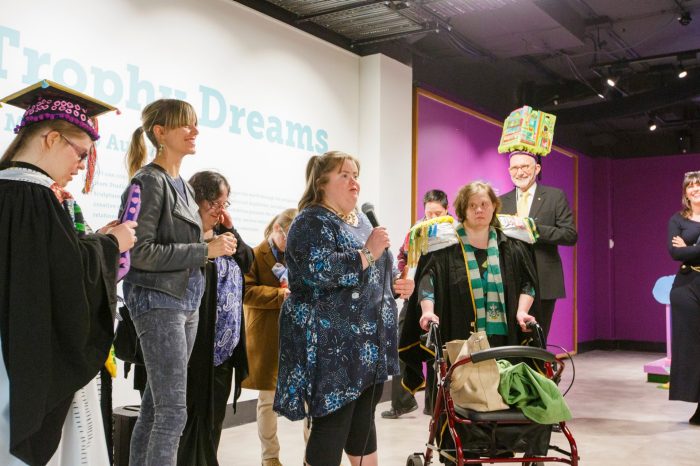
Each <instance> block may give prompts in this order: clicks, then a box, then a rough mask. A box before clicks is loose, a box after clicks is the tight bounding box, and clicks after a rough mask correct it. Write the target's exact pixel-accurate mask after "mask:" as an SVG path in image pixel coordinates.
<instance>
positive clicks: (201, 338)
mask: <svg viewBox="0 0 700 466" xmlns="http://www.w3.org/2000/svg"><path fill="white" fill-rule="evenodd" d="M225 231H230V232H231V233H233V234H234V235H235V236H236V239H237V240H238V247H237V252H236V254H235V255H234V259H235V260H236V263H237V264H238V266H239V267H240V268H241V273H246V272H247V271H248V269H250V265H251V264H252V262H253V250H252V248H250V246H248V245H247V244H245V243H244V242H243V240H242V239H241V237H240V235H239V234H238V232H237V231H235V230H225V229H224V230H219V231H218V233H222V232H225ZM205 274H206V287H205V288H204V295H203V296H202V302H201V304H200V306H199V324H198V325H197V338H196V339H195V342H194V346H193V348H192V355H191V356H190V361H189V364H188V368H187V424H186V425H185V428H184V430H183V432H182V437H181V438H180V445H179V447H178V453H177V464H178V466H217V465H218V464H219V463H218V460H217V458H216V449H217V448H216V447H217V445H216V441H215V439H214V435H213V431H212V428H213V427H214V409H215V407H214V404H213V391H214V338H215V336H216V297H217V296H216V294H217V288H216V283H217V282H216V278H217V272H216V264H215V263H214V262H212V261H209V262H207V265H206V268H205ZM244 286H245V284H244ZM243 294H245V289H244V290H243ZM244 319H245V317H244V315H243V312H241V336H240V339H239V340H238V344H237V345H236V348H235V349H234V350H233V354H232V355H231V362H232V364H233V367H234V369H235V370H234V384H233V385H234V386H233V408H234V411H235V409H236V400H238V397H239V396H241V383H242V382H243V379H245V378H246V377H248V355H247V353H246V339H245V320H244ZM224 364H225V363H224Z"/></svg>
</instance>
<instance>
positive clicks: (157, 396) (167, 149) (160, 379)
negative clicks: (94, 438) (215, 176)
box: [122, 99, 235, 466]
mask: <svg viewBox="0 0 700 466" xmlns="http://www.w3.org/2000/svg"><path fill="white" fill-rule="evenodd" d="M141 120H142V125H141V126H139V127H138V128H136V130H135V131H134V134H133V136H132V139H131V145H130V146H129V150H128V153H127V165H128V168H129V174H130V175H131V176H132V179H131V182H132V183H136V184H138V185H140V187H141V211H140V213H139V218H138V220H139V224H138V227H137V229H136V236H137V237H138V239H139V242H138V243H137V246H136V247H135V248H134V249H133V250H132V251H131V269H130V270H129V272H128V273H127V274H126V276H125V277H124V297H125V300H126V306H127V307H128V309H129V312H130V313H131V318H132V320H133V322H134V326H135V328H136V331H137V333H138V336H139V341H140V343H141V349H142V351H143V357H144V362H145V367H146V375H147V379H148V381H147V383H146V388H145V390H144V394H143V398H142V400H141V411H140V413H139V417H138V420H137V421H136V426H135V427H134V432H133V434H132V436H131V451H130V457H129V464H130V465H131V466H141V465H149V466H150V465H158V466H168V465H175V462H176V454H177V450H178V444H179V441H180V435H181V434H182V430H183V428H184V426H185V422H186V420H187V409H186V392H187V389H186V387H187V361H188V359H189V356H190V353H191V351H192V346H193V344H194V340H195V336H196V333H197V324H198V318H199V314H198V308H199V304H200V301H201V298H202V294H203V292H204V275H203V272H202V271H203V268H204V266H205V264H206V262H207V259H213V258H216V257H219V256H223V255H229V256H230V255H231V254H233V253H234V252H235V239H234V238H233V237H232V236H229V235H221V236H218V237H217V238H215V239H213V240H212V241H210V242H208V243H206V242H204V238H203V235H202V222H201V218H200V216H199V210H198V205H197V203H196V202H195V195H194V192H193V190H192V188H191V187H190V185H189V184H187V182H185V180H184V179H183V178H182V177H181V176H180V165H181V164H182V160H183V159H184V158H185V156H186V155H189V154H194V153H195V150H196V145H195V141H196V139H197V135H198V134H199V130H198V129H197V115H196V114H195V112H194V109H193V108H192V106H191V105H190V104H189V103H187V102H184V101H182V100H176V99H160V100H156V101H155V102H152V103H150V104H148V105H147V106H146V107H145V108H144V109H143V112H142V115H141ZM144 135H145V136H146V138H147V139H148V140H149V141H150V142H151V144H152V145H153V146H154V147H155V148H156V156H155V159H154V160H153V161H152V162H151V163H149V164H147V165H144V163H145V161H146V146H145V143H144ZM126 194H127V193H125V196H126ZM122 202H123V203H124V202H126V199H125V198H123V199H122Z"/></svg>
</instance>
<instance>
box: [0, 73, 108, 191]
mask: <svg viewBox="0 0 700 466" xmlns="http://www.w3.org/2000/svg"><path fill="white" fill-rule="evenodd" d="M0 102H1V103H6V104H9V105H13V106H15V107H19V108H21V109H24V110H25V112H24V115H23V116H22V121H20V123H19V124H18V125H17V126H15V130H14V132H15V134H17V133H19V132H20V130H21V129H22V128H25V127H27V126H30V125H32V124H34V123H39V122H41V121H48V120H57V119H58V120H65V121H67V122H68V123H71V124H73V125H75V126H77V127H78V128H80V129H82V130H83V131H85V132H86V133H87V134H88V136H90V139H92V140H93V141H97V140H98V139H99V138H100V135H99V133H98V127H97V119H96V117H97V116H98V115H101V114H103V113H106V112H109V111H112V110H117V108H116V107H113V106H112V105H109V104H108V103H105V102H102V101H100V100H97V99H95V98H93V97H90V96H89V95H85V94H83V93H81V92H78V91H75V90H73V89H71V88H69V87H66V86H62V85H60V84H58V83H55V82H53V81H49V80H47V79H44V80H41V81H39V82H38V83H36V84H32V85H31V86H29V87H26V88H24V89H22V90H20V91H17V92H15V93H14V94H11V95H8V96H7V97H4V98H2V99H0ZM117 113H119V111H118V110H117ZM96 158H97V154H96V152H95V150H94V146H93V149H92V150H91V151H90V156H89V157H88V163H87V176H86V177H85V186H84V188H83V192H89V191H90V186H91V185H92V179H93V176H94V173H95V160H96Z"/></svg>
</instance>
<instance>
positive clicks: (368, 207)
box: [362, 202, 379, 228]
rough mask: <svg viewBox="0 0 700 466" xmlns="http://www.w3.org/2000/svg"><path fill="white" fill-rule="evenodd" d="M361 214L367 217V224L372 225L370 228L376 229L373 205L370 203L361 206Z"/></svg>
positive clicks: (377, 222)
mask: <svg viewBox="0 0 700 466" xmlns="http://www.w3.org/2000/svg"><path fill="white" fill-rule="evenodd" d="M362 213H364V214H365V215H366V216H367V219H368V220H369V223H371V224H372V228H377V227H378V226H379V220H377V216H376V215H375V214H374V205H373V204H372V203H370V202H365V203H364V204H362Z"/></svg>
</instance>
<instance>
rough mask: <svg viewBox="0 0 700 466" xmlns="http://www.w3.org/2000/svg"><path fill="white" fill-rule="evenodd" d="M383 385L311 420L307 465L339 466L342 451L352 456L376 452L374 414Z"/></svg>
mask: <svg viewBox="0 0 700 466" xmlns="http://www.w3.org/2000/svg"><path fill="white" fill-rule="evenodd" d="M383 387H384V384H383V383H380V384H376V385H373V386H370V387H369V388H367V389H366V390H365V391H363V392H362V393H361V394H360V396H359V397H358V398H357V399H356V400H354V401H352V402H350V403H348V404H346V405H345V406H343V407H342V408H340V409H338V410H337V411H333V412H332V413H330V414H328V415H326V416H322V417H314V418H312V419H311V434H310V435H309V442H308V443H307V444H306V463H308V464H309V465H310V466H329V465H336V464H340V461H341V460H342V457H343V450H345V452H346V453H347V454H348V455H351V456H363V455H370V454H372V453H374V452H375V451H377V431H376V428H375V425H374V411H375V409H376V407H377V403H378V402H379V398H381V396H382V389H383Z"/></svg>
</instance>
